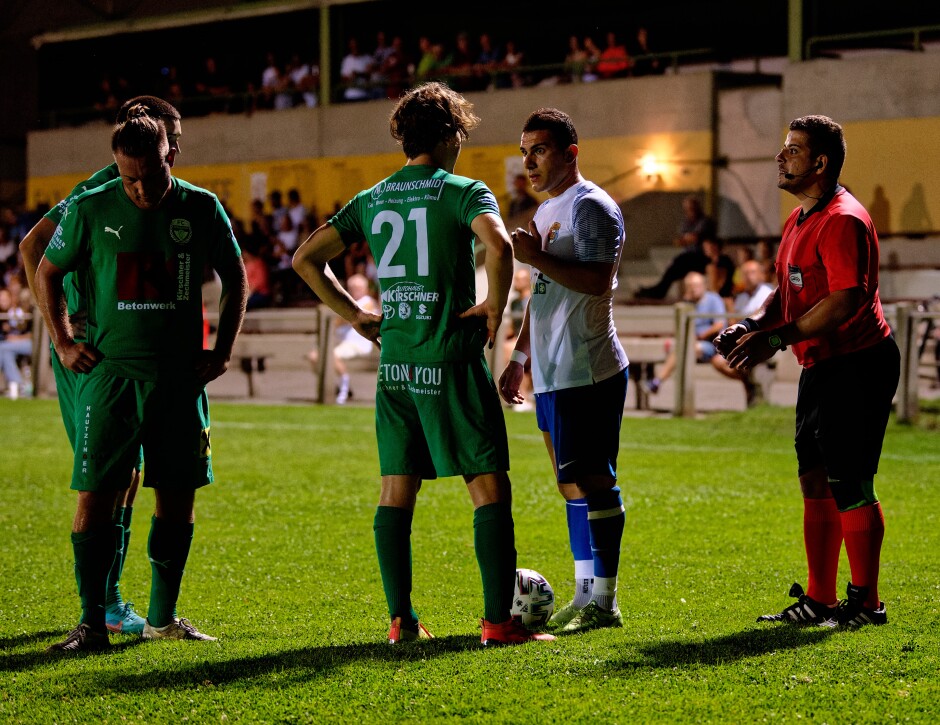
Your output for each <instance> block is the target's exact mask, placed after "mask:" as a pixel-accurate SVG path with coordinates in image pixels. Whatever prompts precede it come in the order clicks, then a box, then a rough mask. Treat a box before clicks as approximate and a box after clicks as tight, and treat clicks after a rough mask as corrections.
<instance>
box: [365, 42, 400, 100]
mask: <svg viewBox="0 0 940 725" xmlns="http://www.w3.org/2000/svg"><path fill="white" fill-rule="evenodd" d="M394 53H395V48H394V47H393V46H392V45H390V44H389V43H388V40H387V39H386V37H385V31H384V30H379V31H378V32H376V34H375V50H373V51H372V75H371V76H370V77H369V83H370V85H371V95H372V97H373V98H385V97H386V86H388V75H387V70H388V59H389V58H390V57H391V56H392V55H393V54H394Z"/></svg>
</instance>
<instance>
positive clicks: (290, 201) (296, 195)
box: [287, 189, 310, 239]
mask: <svg viewBox="0 0 940 725" xmlns="http://www.w3.org/2000/svg"><path fill="white" fill-rule="evenodd" d="M287 214H288V216H290V220H291V221H292V222H293V223H294V229H296V230H297V236H298V237H299V238H301V239H306V238H307V235H308V234H309V233H310V230H308V229H307V207H305V206H304V205H303V203H302V202H301V201H300V192H299V191H298V190H297V189H289V190H288V192H287Z"/></svg>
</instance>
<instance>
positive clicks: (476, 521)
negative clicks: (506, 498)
mask: <svg viewBox="0 0 940 725" xmlns="http://www.w3.org/2000/svg"><path fill="white" fill-rule="evenodd" d="M473 546H474V549H475V550H476V554H477V563H479V565H480V576H481V577H482V578H483V611H484V615H483V616H484V617H486V620H487V621H488V622H492V623H493V624H498V623H500V622H505V621H506V620H507V619H509V610H510V609H511V608H512V594H513V585H514V579H515V576H516V534H515V529H514V528H513V521H512V506H511V505H510V504H509V503H491V504H487V505H486V506H480V508H478V509H477V510H476V511H474V512H473Z"/></svg>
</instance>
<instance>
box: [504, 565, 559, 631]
mask: <svg viewBox="0 0 940 725" xmlns="http://www.w3.org/2000/svg"><path fill="white" fill-rule="evenodd" d="M554 611H555V591H554V590H553V589H552V585H551V584H549V583H548V579H546V578H545V577H544V576H542V575H541V574H539V573H538V572H537V571H535V570H534V569H516V586H515V591H514V592H513V595H512V611H511V614H512V616H514V617H515V616H516V615H518V616H520V617H521V618H522V624H524V625H525V626H526V627H527V628H529V629H538V628H539V627H544V626H545V625H546V624H548V620H549V618H550V617H551V616H552V612H554Z"/></svg>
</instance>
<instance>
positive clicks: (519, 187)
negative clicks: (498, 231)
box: [506, 173, 539, 229]
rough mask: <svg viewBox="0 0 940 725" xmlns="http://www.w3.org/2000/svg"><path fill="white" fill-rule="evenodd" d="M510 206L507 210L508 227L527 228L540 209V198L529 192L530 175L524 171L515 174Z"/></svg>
mask: <svg viewBox="0 0 940 725" xmlns="http://www.w3.org/2000/svg"><path fill="white" fill-rule="evenodd" d="M509 194H510V196H509V208H508V209H507V211H506V228H507V229H515V228H516V227H522V228H523V229H527V228H528V226H529V221H530V220H531V219H532V216H533V215H534V214H535V210H536V209H538V206H539V200H538V199H536V198H535V197H534V196H532V194H530V193H529V177H528V176H526V175H525V174H523V173H518V174H513V177H512V189H510V192H509Z"/></svg>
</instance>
